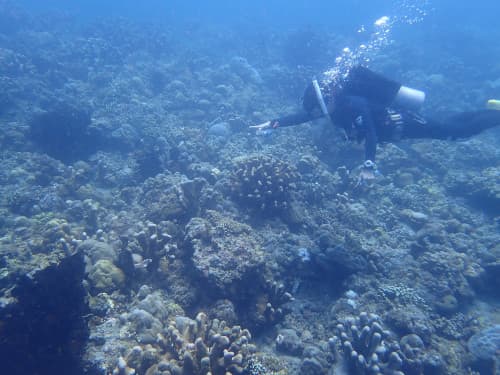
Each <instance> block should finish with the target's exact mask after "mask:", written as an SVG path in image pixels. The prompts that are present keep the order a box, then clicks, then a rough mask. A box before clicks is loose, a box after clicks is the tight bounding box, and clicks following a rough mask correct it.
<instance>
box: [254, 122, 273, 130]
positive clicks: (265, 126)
mask: <svg viewBox="0 0 500 375" xmlns="http://www.w3.org/2000/svg"><path fill="white" fill-rule="evenodd" d="M268 128H271V121H266V122H263V123H262V124H259V125H251V126H250V129H257V130H264V129H268Z"/></svg>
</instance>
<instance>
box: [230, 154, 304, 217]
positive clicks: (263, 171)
mask: <svg viewBox="0 0 500 375" xmlns="http://www.w3.org/2000/svg"><path fill="white" fill-rule="evenodd" d="M298 178H299V173H298V172H297V171H296V169H295V167H294V166H292V165H291V164H289V163H287V162H285V161H282V160H278V159H276V158H274V157H272V156H267V155H250V156H242V157H240V158H237V159H235V161H234V171H233V173H232V176H231V191H232V193H233V195H234V197H235V199H236V200H237V201H238V202H240V203H242V204H243V205H245V206H248V207H251V208H253V209H258V210H261V211H266V212H272V211H279V210H282V209H286V208H287V207H288V205H289V202H290V199H291V196H290V193H291V191H292V190H293V188H294V187H295V182H296V181H297V180H298Z"/></svg>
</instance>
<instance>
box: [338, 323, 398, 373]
mask: <svg viewBox="0 0 500 375" xmlns="http://www.w3.org/2000/svg"><path fill="white" fill-rule="evenodd" d="M337 331H338V333H337V335H336V336H334V337H333V338H331V339H330V340H329V345H330V348H331V350H333V351H335V350H336V349H337V347H341V350H342V352H343V354H344V358H345V364H346V365H347V367H348V368H349V371H350V372H349V373H350V374H362V375H364V374H386V375H387V374H390V375H402V374H404V373H403V372H402V371H401V369H402V367H403V359H402V354H401V352H400V348H399V344H398V343H397V341H396V340H394V339H393V337H392V335H391V333H390V332H389V331H387V330H384V329H383V328H382V325H381V322H380V319H379V317H378V316H377V315H375V314H367V313H361V314H360V315H359V316H358V317H349V318H346V319H345V320H344V321H343V322H341V323H339V324H337Z"/></svg>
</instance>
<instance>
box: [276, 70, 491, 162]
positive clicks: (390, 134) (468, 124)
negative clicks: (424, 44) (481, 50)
mask: <svg viewBox="0 0 500 375" xmlns="http://www.w3.org/2000/svg"><path fill="white" fill-rule="evenodd" d="M330 85H332V84H330ZM400 87H401V84H399V83H397V82H395V81H392V80H389V79H387V78H385V77H383V76H380V75H379V74H377V73H374V72H372V71H370V70H368V69H366V68H364V67H355V68H353V69H352V70H351V72H350V73H349V75H348V76H347V79H346V80H345V81H343V82H342V83H341V84H340V85H339V87H336V86H330V87H325V86H323V87H321V91H322V93H323V96H324V99H325V103H326V104H327V105H328V108H332V107H333V110H330V109H329V116H330V118H331V119H332V121H333V123H334V124H336V125H337V126H340V127H342V128H343V129H344V130H345V131H346V133H347V135H348V136H349V138H351V139H357V140H358V141H359V142H361V141H362V140H364V141H365V159H366V160H372V161H375V154H376V148H377V143H378V142H387V141H395V140H398V139H402V138H434V139H448V138H451V139H456V138H467V137H471V136H473V135H476V134H479V133H480V132H482V131H483V130H486V129H489V128H492V127H494V126H498V125H500V111H496V110H479V111H473V112H464V113H460V114H458V115H456V116H453V117H451V118H450V119H449V120H448V121H446V122H443V123H439V122H435V121H431V120H429V121H428V120H425V119H423V118H422V117H420V116H418V115H417V114H415V113H414V112H411V111H409V110H405V109H401V108H397V107H394V108H392V106H393V101H394V98H395V97H396V95H397V93H398V91H399V89H400ZM332 103H333V105H331V104H332ZM303 104H304V110H303V111H302V112H300V113H296V114H293V115H288V116H284V117H281V118H277V119H274V120H272V121H271V124H273V126H274V127H277V126H280V127H281V126H292V125H297V124H301V123H304V122H307V121H311V120H314V119H317V118H320V117H323V116H324V115H323V113H321V111H320V110H319V105H318V102H317V98H316V94H315V92H314V88H313V87H312V86H309V87H308V88H307V89H306V92H305V93H304V103H303Z"/></svg>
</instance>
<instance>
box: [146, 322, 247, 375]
mask: <svg viewBox="0 0 500 375" xmlns="http://www.w3.org/2000/svg"><path fill="white" fill-rule="evenodd" d="M250 339H251V335H250V332H249V331H248V330H247V329H242V328H241V327H240V326H233V327H229V326H227V325H226V323H225V322H224V321H220V320H218V319H213V320H210V319H208V317H207V315H206V314H205V313H199V314H198V315H197V316H196V318H195V319H194V320H192V319H189V318H187V317H180V316H178V317H177V318H176V319H175V321H173V322H172V323H171V324H170V325H169V327H168V329H167V330H166V332H165V333H164V336H163V337H161V338H160V341H159V342H160V344H161V346H162V349H163V350H164V352H165V353H164V355H163V356H162V359H161V360H160V362H159V363H157V364H155V365H153V366H151V367H150V368H149V369H148V370H147V372H146V374H147V375H160V374H161V375H174V374H175V375H176V374H185V375H187V374H192V375H198V374H200V375H201V374H204V375H205V374H211V375H225V374H243V373H244V372H245V366H246V363H247V359H248V358H249V357H250V356H251V355H252V354H253V353H255V351H256V348H255V346H254V345H253V344H250Z"/></svg>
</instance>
